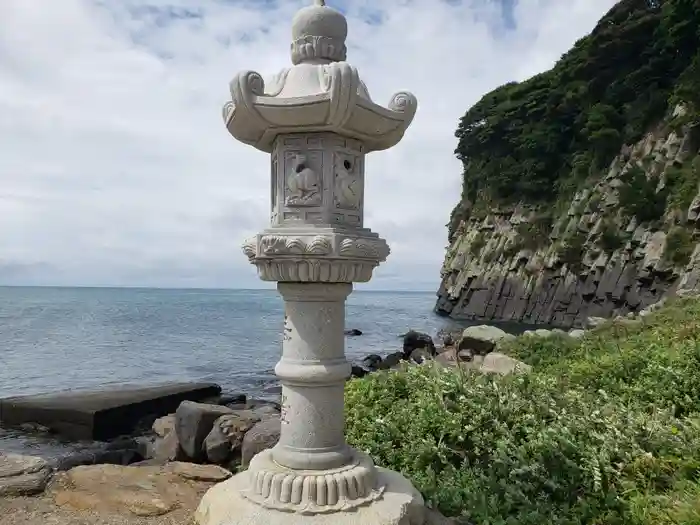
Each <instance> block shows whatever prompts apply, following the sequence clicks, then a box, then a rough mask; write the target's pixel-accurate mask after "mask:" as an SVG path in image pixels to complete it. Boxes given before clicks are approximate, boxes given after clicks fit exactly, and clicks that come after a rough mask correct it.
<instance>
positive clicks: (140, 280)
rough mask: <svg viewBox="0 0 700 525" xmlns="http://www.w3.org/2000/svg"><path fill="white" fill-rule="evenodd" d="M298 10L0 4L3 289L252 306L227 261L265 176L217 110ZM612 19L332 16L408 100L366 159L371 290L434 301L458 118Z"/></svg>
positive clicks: (558, 6) (176, 0)
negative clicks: (401, 133)
mask: <svg viewBox="0 0 700 525" xmlns="http://www.w3.org/2000/svg"><path fill="white" fill-rule="evenodd" d="M504 2H507V3H508V4H513V1H512V0H504ZM304 3H308V2H301V1H278V2H271V1H263V0H247V1H234V0H230V1H222V0H143V1H136V0H121V1H120V2H112V1H108V0H103V1H99V2H98V1H88V0H61V1H60V2H59V1H53V2H49V1H45V0H3V1H2V2H1V3H0V144H2V149H1V153H0V284H68V285H72V284H77V285H136V286H138V285H141V286H203V287H208V286H219V287H228V286H233V287H257V286H259V285H260V284H261V283H260V282H259V281H258V279H257V277H256V276H255V272H254V268H253V267H251V266H249V265H248V263H247V260H246V259H245V257H244V256H243V255H242V253H241V252H240V249H239V246H240V244H241V241H242V240H243V239H244V238H245V237H246V236H248V235H250V234H253V233H255V232H256V231H258V230H260V229H262V228H264V227H265V226H266V225H267V220H268V210H267V206H268V195H269V193H268V184H269V179H268V173H267V166H268V164H267V159H266V158H265V155H264V154H262V153H260V152H258V151H256V150H254V149H252V148H250V147H246V146H243V145H241V144H239V143H237V142H236V141H234V140H233V139H232V138H231V137H230V136H229V135H228V133H227V132H226V129H225V128H224V125H223V122H222V120H221V116H220V108H221V106H222V104H223V103H224V102H225V101H226V100H227V98H228V82H229V80H230V79H231V78H232V76H233V75H234V74H235V73H236V72H237V71H239V70H242V69H254V70H256V71H260V72H261V73H263V74H270V73H275V72H276V71H277V70H279V69H282V68H283V67H286V66H287V65H288V64H289V58H288V50H289V26H290V20H291V17H292V15H293V13H294V11H295V10H296V9H298V8H299V7H301V6H302V5H303V4H304ZM328 3H329V5H333V4H334V2H333V1H329V2H328ZM614 4H615V1H614V0H566V1H563V0H519V1H518V2H517V3H516V5H515V6H514V8H513V10H512V17H513V18H514V21H515V26H514V27H506V25H505V23H504V22H503V20H504V18H503V16H502V10H501V8H500V5H501V4H500V3H499V2H496V1H488V0H464V1H462V2H456V1H450V2H446V1H442V0H382V1H381V2H376V1H375V0H346V1H345V2H344V4H343V5H340V6H338V3H336V4H335V5H336V6H338V7H340V8H342V9H345V10H346V11H347V13H348V21H349V26H350V38H349V56H348V60H349V61H350V62H351V63H353V64H354V65H356V66H357V67H358V68H359V70H360V73H361V75H362V77H363V79H364V80H365V82H366V84H367V85H368V87H369V89H370V93H371V94H372V96H373V98H374V99H375V100H376V101H377V102H379V103H382V104H386V103H387V102H388V100H389V97H390V95H391V94H392V93H394V92H396V91H398V90H401V89H408V90H410V91H413V92H414V93H415V94H416V95H417V96H418V99H419V104H420V107H419V112H418V114H417V116H416V119H415V121H414V124H413V126H412V128H411V129H410V130H409V132H408V133H407V135H406V137H405V139H404V141H403V142H401V143H400V144H399V145H398V146H397V147H396V148H394V149H393V150H389V151H387V152H379V153H374V154H372V155H371V156H370V157H369V158H368V162H367V202H366V208H367V212H366V215H367V217H366V224H367V225H368V226H370V227H371V228H372V229H373V230H375V231H377V232H378V233H380V235H382V236H383V237H385V238H386V239H387V240H388V241H389V242H390V244H391V245H392V249H393V253H392V255H391V257H390V258H389V260H388V261H387V262H386V263H385V264H384V265H383V266H382V267H380V269H379V270H378V271H377V272H376V277H375V280H374V282H373V286H374V287H376V288H385V289H386V288H409V289H410V288H416V287H418V288H423V289H433V288H435V287H436V286H437V281H438V279H439V268H440V264H441V262H442V257H443V253H444V252H443V249H444V246H445V244H446V229H445V227H444V225H445V224H446V222H447V220H448V217H449V213H450V211H451V209H452V207H453V206H454V205H455V204H456V202H457V200H458V198H459V194H460V173H461V166H460V165H459V163H458V161H457V160H456V159H455V158H454V155H453V150H454V148H455V145H456V139H455V138H454V130H455V127H456V125H457V121H458V119H459V117H460V116H461V115H462V114H463V113H464V111H465V110H466V109H467V108H468V107H469V106H470V105H472V104H473V103H474V102H476V101H477V100H478V99H479V98H480V97H481V96H482V95H483V94H484V93H486V92H488V91H490V90H491V89H493V88H495V87H497V86H498V85H500V84H503V83H504V82H506V81H509V80H514V79H515V80H522V79H524V78H527V77H528V76H530V75H532V74H534V73H537V72H538V71H541V70H543V69H546V68H548V67H550V66H551V65H552V64H553V62H554V61H555V60H556V59H557V58H558V57H559V56H560V55H561V54H562V53H563V52H565V51H566V50H568V49H569V48H570V47H571V45H572V44H573V43H574V42H575V41H576V40H577V39H578V38H580V37H581V36H583V35H584V34H585V33H587V32H589V31H590V30H591V29H592V28H593V26H594V25H595V23H596V21H597V20H598V19H599V18H600V17H601V16H602V15H603V14H604V13H605V12H606V11H607V10H608V9H609V8H610V7H612V5H614ZM377 6H381V7H377ZM376 20H381V23H380V24H377V23H376Z"/></svg>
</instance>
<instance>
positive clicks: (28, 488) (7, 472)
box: [0, 452, 51, 498]
mask: <svg viewBox="0 0 700 525" xmlns="http://www.w3.org/2000/svg"><path fill="white" fill-rule="evenodd" d="M50 479H51V468H50V467H49V464H48V463H47V462H46V461H45V460H43V459H42V458H38V457H34V456H21V455H18V454H5V453H3V452H0V498H2V497H5V496H30V495H33V494H39V493H41V492H43V491H44V489H45V488H46V485H47V483H48V482H49V480H50Z"/></svg>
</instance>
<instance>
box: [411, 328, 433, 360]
mask: <svg viewBox="0 0 700 525" xmlns="http://www.w3.org/2000/svg"><path fill="white" fill-rule="evenodd" d="M418 348H424V349H426V350H427V351H428V352H429V353H430V355H431V356H433V355H435V354H436V353H437V351H436V349H435V343H434V342H433V338H432V337H430V336H429V335H428V334H426V333H423V332H416V331H415V330H409V331H408V332H406V333H405V334H404V336H403V355H404V358H406V359H408V358H409V357H410V355H411V353H412V352H413V351H414V350H416V349H418Z"/></svg>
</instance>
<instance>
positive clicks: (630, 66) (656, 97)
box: [455, 0, 700, 203]
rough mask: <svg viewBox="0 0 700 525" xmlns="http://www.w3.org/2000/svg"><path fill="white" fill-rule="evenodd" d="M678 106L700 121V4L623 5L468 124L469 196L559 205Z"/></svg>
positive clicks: (505, 89)
mask: <svg viewBox="0 0 700 525" xmlns="http://www.w3.org/2000/svg"><path fill="white" fill-rule="evenodd" d="M680 101H682V102H684V103H685V104H686V105H688V106H689V109H690V111H691V112H692V113H693V114H695V113H697V114H700V2H698V0H622V1H621V2H619V3H618V4H617V5H616V6H615V7H613V8H612V9H611V10H610V11H609V12H608V13H607V14H606V15H605V16H604V17H603V18H602V20H600V22H599V23H598V25H597V26H596V27H595V29H594V30H593V31H592V33H591V34H590V35H588V36H586V37H584V38H582V39H581V40H579V41H578V42H577V43H576V44H575V45H574V47H573V48H572V49H571V50H570V51H569V52H568V53H566V54H565V55H564V56H563V57H562V58H561V59H560V60H559V61H558V62H557V64H556V65H555V66H554V68H552V69H551V70H549V71H547V72H545V73H542V74H539V75H536V76H535V77H533V78H531V79H529V80H527V81H525V82H521V83H517V82H511V83H508V84H505V85H503V86H501V87H499V88H497V89H496V90H494V91H492V92H491V93H488V94H487V95H485V96H484V97H483V98H482V99H481V100H480V101H479V102H478V103H477V104H476V105H474V106H473V107H472V108H471V109H469V111H467V113H466V114H465V115H464V117H462V119H461V120H460V123H459V127H458V129H457V132H456V136H457V137H458V139H459V144H458V147H457V150H456V152H455V153H456V154H457V157H458V158H459V159H460V160H461V161H462V162H463V165H464V186H463V195H462V196H463V198H464V199H466V200H470V201H472V202H474V201H475V200H476V198H477V197H482V198H483V197H486V198H488V199H491V200H494V201H496V202H502V203H511V202H514V201H516V200H520V199H525V200H527V201H529V202H534V203H537V202H552V201H554V200H556V199H557V197H558V196H559V195H561V194H562V193H563V192H565V191H567V190H570V189H572V188H575V187H577V186H578V185H580V184H581V182H582V181H583V180H585V179H586V178H587V177H588V176H590V175H592V174H595V173H596V172H598V171H599V170H601V169H604V168H605V167H606V166H607V165H608V164H609V163H610V161H611V160H612V159H613V158H614V156H615V155H616V154H617V153H618V152H619V150H620V148H621V146H622V145H623V144H630V143H633V142H635V141H637V140H639V139H640V138H641V137H642V135H643V134H644V133H645V132H646V131H647V130H648V129H649V128H650V126H652V125H653V124H654V123H656V122H658V121H659V120H661V119H662V118H663V117H664V115H666V114H667V111H668V110H669V106H670V105H671V104H675V103H677V102H680Z"/></svg>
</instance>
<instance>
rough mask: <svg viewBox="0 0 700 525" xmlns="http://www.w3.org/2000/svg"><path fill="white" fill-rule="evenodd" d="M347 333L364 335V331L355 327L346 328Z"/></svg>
mask: <svg viewBox="0 0 700 525" xmlns="http://www.w3.org/2000/svg"><path fill="white" fill-rule="evenodd" d="M345 335H349V336H358V335H362V331H361V330H358V329H357V328H353V329H351V330H345Z"/></svg>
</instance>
